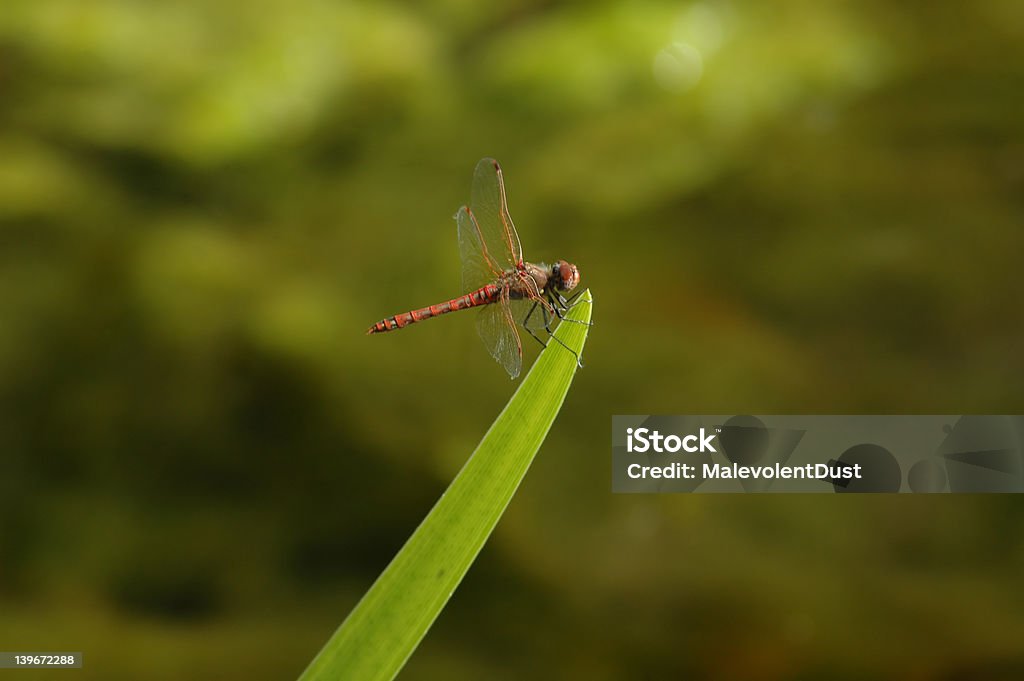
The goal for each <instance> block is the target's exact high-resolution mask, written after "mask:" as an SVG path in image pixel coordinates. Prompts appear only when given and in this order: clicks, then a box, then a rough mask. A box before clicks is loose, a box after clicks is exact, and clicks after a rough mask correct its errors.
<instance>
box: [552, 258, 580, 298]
mask: <svg viewBox="0 0 1024 681" xmlns="http://www.w3.org/2000/svg"><path fill="white" fill-rule="evenodd" d="M551 276H552V277H553V278H554V282H555V288H557V289H558V290H559V291H571V290H573V289H574V288H576V285H577V284H579V283H580V271H579V270H578V269H576V265H572V264H570V263H567V262H566V261H564V260H559V261H558V262H556V263H555V264H554V265H552V266H551Z"/></svg>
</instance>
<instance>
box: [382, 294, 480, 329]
mask: <svg viewBox="0 0 1024 681" xmlns="http://www.w3.org/2000/svg"><path fill="white" fill-rule="evenodd" d="M498 291H500V289H499V288H498V287H497V286H495V285H494V284H488V285H487V286H484V287H483V288H479V289H477V290H476V291H473V292H472V293H467V294H466V295H464V296H459V297H458V298H452V299H451V300H448V301H445V302H443V303H438V304H437V305H431V306H430V307H421V308H420V309H418V310H411V311H409V312H403V313H402V314H396V315H395V316H394V317H387V318H386V319H382V320H380V321H379V322H377V323H376V324H374V325H373V326H371V327H370V328H369V329H368V330H367V332H366V333H384V332H385V331H394V330H395V329H401V328H402V327H403V326H408V325H409V324H415V323H416V322H422V321H423V320H424V319H430V318H431V317H437V316H438V315H443V314H448V313H449V312H457V311H459V310H465V309H467V308H470V307H476V306H478V305H487V304H488V303H493V302H494V301H495V300H497V297H498Z"/></svg>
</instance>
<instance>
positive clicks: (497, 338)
mask: <svg viewBox="0 0 1024 681" xmlns="http://www.w3.org/2000/svg"><path fill="white" fill-rule="evenodd" d="M476 328H477V331H479V332H480V338H481V339H483V342H484V345H486V346H487V351H488V352H489V353H491V356H492V357H494V359H495V360H497V361H498V364H500V365H501V366H503V367H505V371H507V372H508V375H509V376H510V377H511V378H513V379H514V378H516V377H517V376H519V372H520V371H521V370H522V368H523V346H522V343H521V341H520V340H519V332H518V331H516V320H515V319H514V318H513V316H512V310H511V309H510V308H509V300H508V292H507V291H505V292H503V293H502V295H501V296H500V297H499V299H498V301H497V302H495V303H491V304H490V305H487V306H485V307H484V308H483V309H482V310H481V311H480V314H479V315H478V316H477V320H476Z"/></svg>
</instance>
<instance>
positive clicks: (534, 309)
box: [523, 300, 551, 348]
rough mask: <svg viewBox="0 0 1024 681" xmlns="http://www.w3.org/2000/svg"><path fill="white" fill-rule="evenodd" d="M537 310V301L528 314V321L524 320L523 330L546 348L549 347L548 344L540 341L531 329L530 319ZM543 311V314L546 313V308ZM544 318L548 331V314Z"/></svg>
mask: <svg viewBox="0 0 1024 681" xmlns="http://www.w3.org/2000/svg"><path fill="white" fill-rule="evenodd" d="M536 310H537V301H536V300H535V301H533V307H531V308H530V311H529V312H527V313H526V319H524V320H523V328H524V329H526V332H527V333H528V334H530V335H531V336H533V339H534V340H535V341H537V342H538V343H540V345H541V347H543V348H546V347H547V346H548V344H547V343H545V342H544V341H542V340H541V339H540V337H539V336H538V335H537V334H535V333H534V332H533V329H531V328H530V317H532V316H533V313H534V312H535V311H536ZM541 311H542V312H544V308H541ZM544 317H545V321H544V328H545V329H546V328H547V312H544ZM550 334H551V332H550V331H549V332H548V335H550Z"/></svg>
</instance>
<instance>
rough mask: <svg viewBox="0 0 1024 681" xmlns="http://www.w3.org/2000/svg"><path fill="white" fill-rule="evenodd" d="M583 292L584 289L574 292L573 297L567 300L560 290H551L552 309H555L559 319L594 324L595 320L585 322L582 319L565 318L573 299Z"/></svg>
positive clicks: (585, 324) (588, 324)
mask: <svg viewBox="0 0 1024 681" xmlns="http://www.w3.org/2000/svg"><path fill="white" fill-rule="evenodd" d="M581 293H583V291H577V292H576V293H574V294H573V295H572V297H571V298H569V299H568V300H566V299H565V297H564V296H562V294H561V293H559V292H558V291H551V292H550V294H551V309H552V310H553V311H554V313H555V315H556V316H557V317H558V320H559V321H562V322H572V323H573V324H583V325H584V326H593V325H594V322H585V321H583V320H581V319H566V318H565V312H566V311H567V310H568V309H569V308H570V307H572V304H573V301H574V300H576V297H577V296H578V295H579V294H581Z"/></svg>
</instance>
